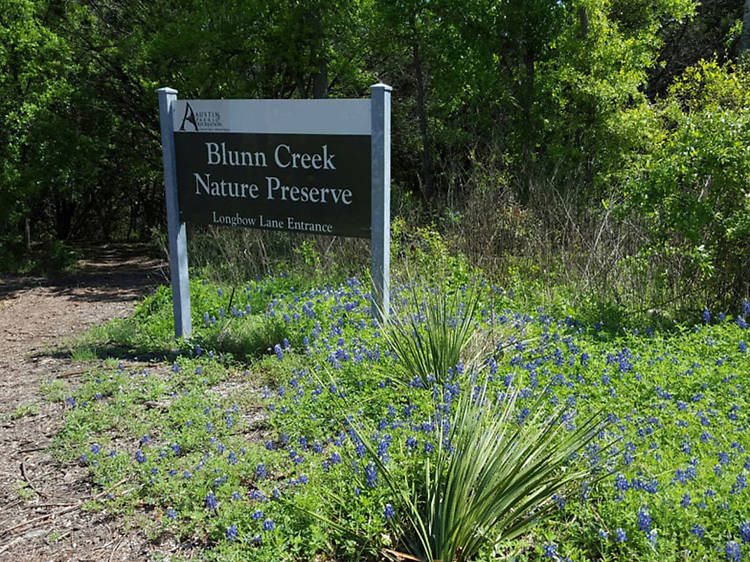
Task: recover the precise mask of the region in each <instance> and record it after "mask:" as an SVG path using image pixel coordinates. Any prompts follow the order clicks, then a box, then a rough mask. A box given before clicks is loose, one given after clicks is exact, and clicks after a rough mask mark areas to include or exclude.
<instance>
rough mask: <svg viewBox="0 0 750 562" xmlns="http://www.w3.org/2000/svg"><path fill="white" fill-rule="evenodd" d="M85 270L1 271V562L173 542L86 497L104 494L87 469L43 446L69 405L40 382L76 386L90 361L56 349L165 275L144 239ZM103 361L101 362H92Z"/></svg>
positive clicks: (93, 254)
mask: <svg viewBox="0 0 750 562" xmlns="http://www.w3.org/2000/svg"><path fill="white" fill-rule="evenodd" d="M87 254H89V257H88V258H87V259H86V260H85V261H82V262H81V263H80V266H81V268H80V273H79V274H76V275H75V276H72V277H67V278H62V279H59V280H55V281H45V280H42V279H35V278H21V277H9V276H2V275H0V450H2V451H3V454H2V455H0V506H2V507H1V508H0V560H14V561H15V560H24V561H31V560H66V561H67V560H97V561H98V560H105V561H106V560H142V559H148V558H151V557H152V555H153V554H154V553H155V552H157V551H158V552H161V553H163V554H167V553H168V552H169V551H172V550H173V549H174V548H175V545H154V544H152V543H150V542H149V541H148V540H147V539H146V538H145V537H144V536H143V535H142V533H140V532H138V531H137V530H132V531H128V530H127V529H125V528H124V525H123V523H122V521H120V520H118V519H117V518H114V517H110V516H109V515H108V514H107V513H106V512H103V513H96V514H92V513H87V512H85V511H82V510H80V509H78V506H79V505H80V503H81V502H83V501H86V500H88V499H90V498H91V497H92V495H94V494H95V493H96V490H92V487H91V483H90V481H89V480H88V478H87V475H86V471H85V469H83V468H78V467H75V466H66V465H61V464H60V463H58V462H56V461H55V460H54V459H53V458H52V457H51V456H50V455H49V454H48V453H47V452H46V451H45V449H46V448H47V447H48V446H49V445H50V444H51V443H52V439H53V437H54V435H55V434H56V433H57V431H58V429H59V428H60V426H61V423H62V416H63V406H62V405H61V404H60V403H50V402H47V401H46V400H45V399H44V398H43V396H42V394H41V392H40V387H41V386H43V385H45V384H47V385H48V384H49V381H55V384H57V385H59V384H60V381H62V382H63V383H64V384H67V385H71V384H75V382H76V374H75V373H76V372H78V371H81V370H83V369H85V368H86V367H87V366H90V365H91V364H88V365H87V364H84V363H81V362H76V361H73V360H72V359H71V358H69V357H66V356H65V354H62V353H59V352H56V348H57V347H58V346H59V345H60V344H62V343H64V342H65V341H66V340H68V339H69V338H71V337H72V336H74V335H76V334H80V333H82V332H84V331H85V330H86V329H88V328H90V327H91V326H94V325H96V324H101V323H103V322H105V321H107V320H110V319H112V318H116V317H124V316H127V315H129V314H130V313H131V312H132V310H133V306H134V304H135V303H136V301H137V300H138V299H140V298H142V297H143V295H145V294H147V293H148V292H149V291H152V290H153V288H154V287H155V286H156V285H158V284H160V283H163V282H165V277H164V276H165V271H166V270H165V264H164V263H163V262H162V261H160V260H155V259H151V258H148V257H145V248H144V247H142V246H138V245H111V246H106V247H100V248H94V249H92V250H91V251H90V252H87ZM94 363H95V362H94Z"/></svg>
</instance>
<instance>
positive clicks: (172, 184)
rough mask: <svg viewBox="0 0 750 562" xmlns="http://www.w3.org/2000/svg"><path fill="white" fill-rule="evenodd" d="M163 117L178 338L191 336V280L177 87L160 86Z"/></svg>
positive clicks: (163, 153)
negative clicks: (181, 198)
mask: <svg viewBox="0 0 750 562" xmlns="http://www.w3.org/2000/svg"><path fill="white" fill-rule="evenodd" d="M156 91H157V92H158V94H159V120H160V122H161V149H162V156H163V161H164V191H165V195H166V198H167V230H168V232H169V273H170V276H171V280H172V306H173V309H174V334H175V336H176V337H177V338H183V337H185V338H186V337H188V336H190V332H191V331H192V326H191V321H190V279H189V277H188V262H187V232H186V228H185V223H184V222H181V221H180V208H179V203H178V199H177V169H176V167H175V153H174V119H173V113H174V102H175V101H176V100H177V90H173V89H172V88H159V89H158V90H156Z"/></svg>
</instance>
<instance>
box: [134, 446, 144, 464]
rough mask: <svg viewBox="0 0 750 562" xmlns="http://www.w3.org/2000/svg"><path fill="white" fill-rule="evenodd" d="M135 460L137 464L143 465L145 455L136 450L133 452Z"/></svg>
mask: <svg viewBox="0 0 750 562" xmlns="http://www.w3.org/2000/svg"><path fill="white" fill-rule="evenodd" d="M135 460H137V461H138V462H139V463H144V462H146V455H144V454H143V451H141V450H140V449H138V450H137V451H136V452H135Z"/></svg>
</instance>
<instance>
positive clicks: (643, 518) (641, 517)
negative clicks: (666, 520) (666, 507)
mask: <svg viewBox="0 0 750 562" xmlns="http://www.w3.org/2000/svg"><path fill="white" fill-rule="evenodd" d="M638 528H639V529H640V530H641V531H643V532H644V533H646V532H648V531H649V529H650V528H651V516H650V515H649V513H648V508H647V507H641V508H640V509H639V510H638Z"/></svg>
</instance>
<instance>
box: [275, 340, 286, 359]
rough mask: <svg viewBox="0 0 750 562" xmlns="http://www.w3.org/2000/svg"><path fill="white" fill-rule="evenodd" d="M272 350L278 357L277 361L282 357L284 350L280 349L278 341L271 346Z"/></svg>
mask: <svg viewBox="0 0 750 562" xmlns="http://www.w3.org/2000/svg"><path fill="white" fill-rule="evenodd" d="M273 352H274V353H275V354H276V357H278V359H279V361H281V360H282V359H283V358H284V352H283V351H282V350H281V346H280V345H279V344H278V343H277V344H276V345H274V346H273Z"/></svg>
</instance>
